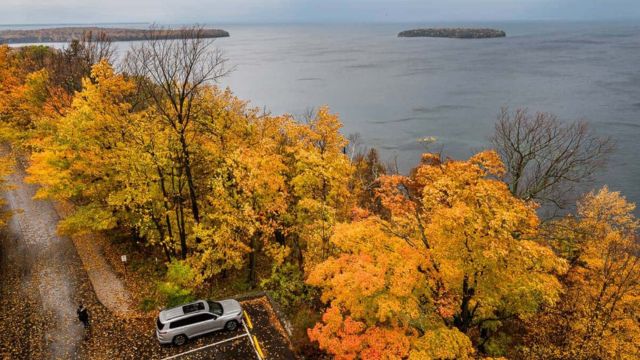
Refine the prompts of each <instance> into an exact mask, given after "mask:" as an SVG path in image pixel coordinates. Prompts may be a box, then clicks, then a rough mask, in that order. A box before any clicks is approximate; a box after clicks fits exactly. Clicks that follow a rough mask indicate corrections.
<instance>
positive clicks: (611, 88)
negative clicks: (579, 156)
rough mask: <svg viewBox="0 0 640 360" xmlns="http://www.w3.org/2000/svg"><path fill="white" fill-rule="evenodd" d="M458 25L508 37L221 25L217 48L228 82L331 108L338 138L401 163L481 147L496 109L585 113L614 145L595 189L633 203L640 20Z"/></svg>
mask: <svg viewBox="0 0 640 360" xmlns="http://www.w3.org/2000/svg"><path fill="white" fill-rule="evenodd" d="M428 25H434V24H428ZM446 25H447V26H451V24H446ZM460 25H466V26H473V25H481V26H491V27H497V28H501V29H504V30H505V31H506V32H507V34H508V37H506V38H499V39H485V40H458V39H432V38H397V37H396V34H397V33H398V32H399V31H401V30H405V29H408V28H412V27H415V26H421V25H420V24H411V25H407V24H397V25H389V24H385V25H349V26H346V25H332V26H319V25H316V26H312V25H305V26H293V25H291V26H226V27H224V28H225V29H227V30H229V31H230V33H231V37H230V38H228V39H222V40H218V46H220V47H221V48H223V49H224V50H225V52H226V55H227V57H228V58H229V59H230V61H231V63H233V64H234V65H236V67H237V69H236V71H235V72H234V73H233V74H232V75H231V76H230V77H229V78H228V79H226V80H225V81H224V84H225V85H228V86H230V87H231V88H232V89H233V90H234V92H235V93H236V94H237V95H238V96H240V97H241V98H244V99H249V100H251V101H252V103H253V104H254V105H256V106H261V107H262V106H264V107H267V108H268V109H270V110H271V111H273V112H274V113H283V112H288V113H292V114H304V113H305V112H306V110H307V109H308V108H310V107H314V106H319V105H323V104H327V105H329V106H330V107H331V110H332V111H335V112H337V113H339V114H340V116H341V119H342V121H343V122H344V133H345V134H350V133H360V134H361V135H362V139H363V141H364V143H365V145H367V146H372V147H376V148H378V149H380V150H381V151H382V153H383V156H384V157H385V158H386V159H393V158H397V161H398V164H399V166H400V169H401V170H404V171H406V170H408V169H410V168H411V167H412V166H415V164H417V162H418V160H419V157H420V154H421V153H422V152H423V151H424V146H423V145H421V144H420V143H419V142H418V141H417V140H418V139H420V138H424V137H426V136H435V137H437V139H438V142H437V144H436V145H435V146H434V147H433V148H434V149H437V150H439V149H440V146H442V148H443V150H444V153H445V154H447V155H450V156H452V157H455V158H465V157H468V156H469V155H471V154H472V153H473V152H474V151H476V150H478V149H481V148H484V147H487V146H488V140H487V138H488V136H489V135H490V134H491V133H492V131H493V124H494V123H495V120H496V115H497V113H498V111H499V109H500V107H502V106H508V107H510V108H512V109H515V108H517V107H526V108H528V109H529V110H530V111H531V112H535V111H545V112H552V113H555V114H557V115H558V116H559V117H560V118H561V119H563V120H576V119H585V120H587V121H589V122H590V123H591V125H592V127H593V129H594V130H595V131H596V132H597V133H598V134H601V135H603V136H611V137H613V138H614V139H615V140H616V142H617V144H618V149H617V152H616V153H615V154H614V155H613V157H612V159H611V161H610V162H609V164H608V168H607V169H606V170H604V171H603V172H602V173H601V174H600V175H599V177H598V183H597V184H596V186H599V185H601V184H603V183H606V184H608V185H609V187H610V188H612V189H614V190H619V191H622V192H623V194H624V195H626V196H627V198H628V199H630V200H631V201H634V202H638V201H640V187H638V178H639V177H640V162H638V158H637V156H638V154H639V153H640V25H636V24H629V23H618V24H611V23H565V24H563V23H556V22H538V23H506V24H460ZM422 26H424V24H422Z"/></svg>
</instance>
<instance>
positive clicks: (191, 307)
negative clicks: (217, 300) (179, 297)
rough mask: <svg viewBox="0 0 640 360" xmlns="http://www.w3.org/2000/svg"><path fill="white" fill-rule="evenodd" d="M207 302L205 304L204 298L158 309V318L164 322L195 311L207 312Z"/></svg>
mask: <svg viewBox="0 0 640 360" xmlns="http://www.w3.org/2000/svg"><path fill="white" fill-rule="evenodd" d="M208 311H209V304H207V302H206V301H204V300H198V301H195V302H192V303H188V304H183V305H180V306H176V307H173V308H169V309H164V310H162V311H160V314H159V315H158V318H159V319H160V321H161V322H163V323H165V322H167V321H171V320H175V319H177V318H180V317H184V316H186V315H191V314H195V313H201V312H208Z"/></svg>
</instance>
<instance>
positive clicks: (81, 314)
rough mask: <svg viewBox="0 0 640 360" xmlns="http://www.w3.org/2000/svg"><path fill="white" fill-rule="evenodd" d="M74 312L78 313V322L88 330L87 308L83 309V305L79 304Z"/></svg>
mask: <svg viewBox="0 0 640 360" xmlns="http://www.w3.org/2000/svg"><path fill="white" fill-rule="evenodd" d="M76 312H77V313H78V320H80V321H81V322H82V324H83V325H84V327H85V328H88V327H89V311H88V310H87V308H86V307H84V305H82V304H80V306H79V307H78V310H77V311H76Z"/></svg>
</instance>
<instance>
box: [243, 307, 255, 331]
mask: <svg viewBox="0 0 640 360" xmlns="http://www.w3.org/2000/svg"><path fill="white" fill-rule="evenodd" d="M242 312H243V313H244V318H245V320H246V321H247V325H248V326H249V329H251V330H253V323H252V322H251V318H250V317H249V314H247V312H246V311H245V310H242Z"/></svg>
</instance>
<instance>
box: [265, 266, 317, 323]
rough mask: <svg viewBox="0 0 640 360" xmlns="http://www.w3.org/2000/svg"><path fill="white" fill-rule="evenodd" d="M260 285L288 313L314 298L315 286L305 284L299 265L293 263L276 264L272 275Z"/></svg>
mask: <svg viewBox="0 0 640 360" xmlns="http://www.w3.org/2000/svg"><path fill="white" fill-rule="evenodd" d="M260 285H261V286H262V288H263V289H265V290H267V291H269V294H270V295H271V297H272V298H273V299H274V300H275V301H276V302H277V303H278V304H280V305H281V306H282V308H283V310H284V311H286V312H287V313H291V312H292V311H293V310H294V309H297V308H298V307H299V306H300V305H301V304H303V303H307V302H310V301H311V300H313V298H314V291H315V290H314V288H312V287H310V286H308V285H307V284H305V282H304V275H303V274H302V272H301V271H300V269H299V268H298V266H296V265H294V264H292V263H284V264H283V265H280V266H274V267H273V268H272V269H271V277H269V278H268V279H265V280H263V281H262V282H261V283H260Z"/></svg>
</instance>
